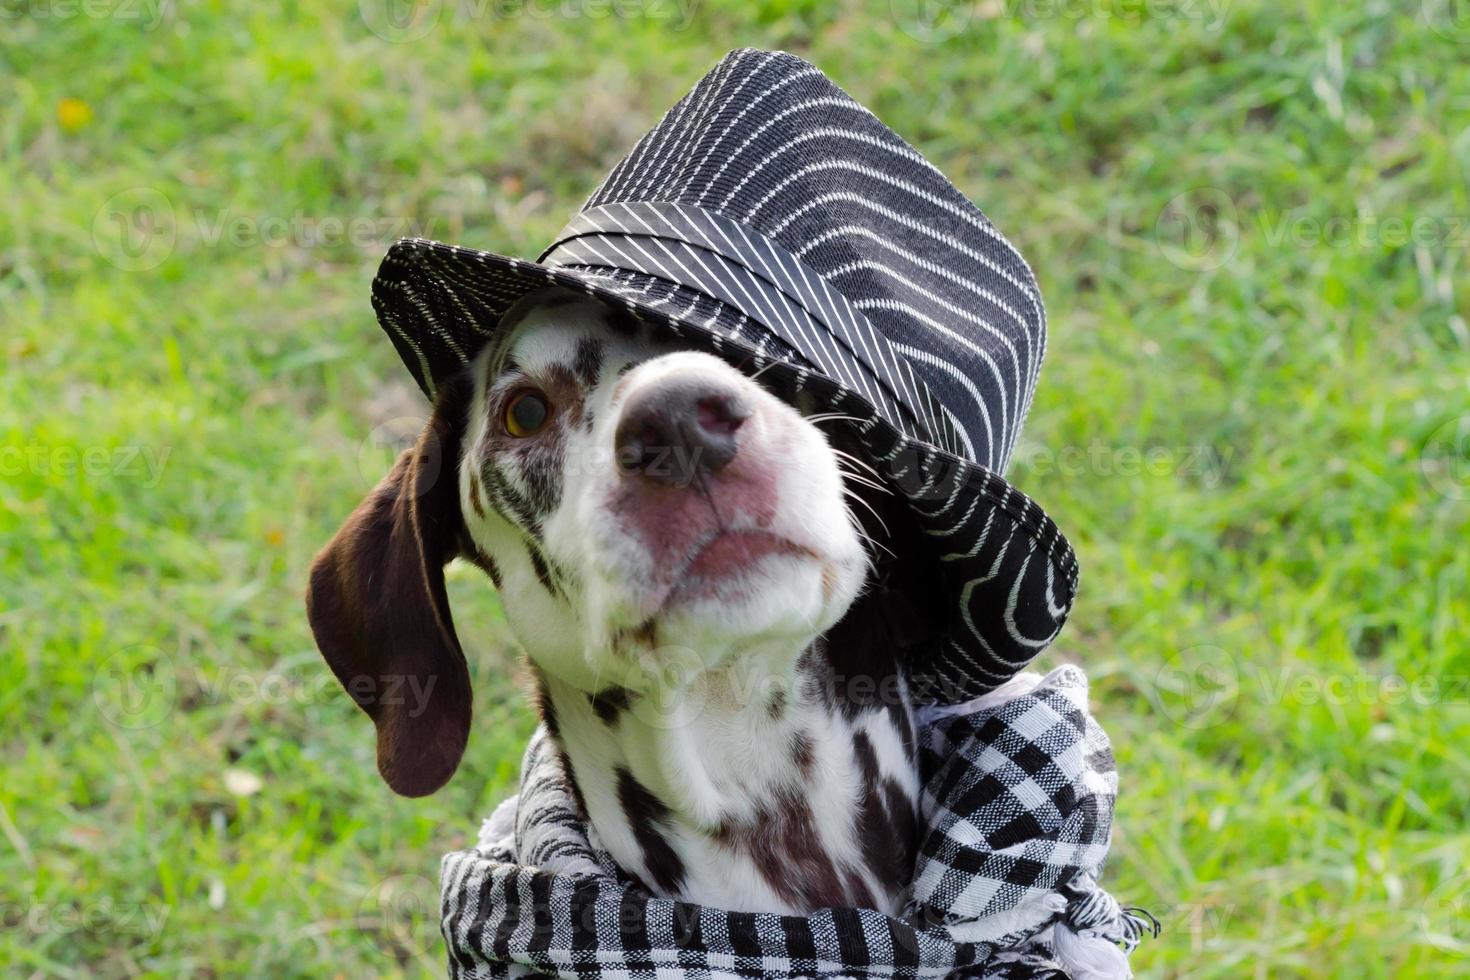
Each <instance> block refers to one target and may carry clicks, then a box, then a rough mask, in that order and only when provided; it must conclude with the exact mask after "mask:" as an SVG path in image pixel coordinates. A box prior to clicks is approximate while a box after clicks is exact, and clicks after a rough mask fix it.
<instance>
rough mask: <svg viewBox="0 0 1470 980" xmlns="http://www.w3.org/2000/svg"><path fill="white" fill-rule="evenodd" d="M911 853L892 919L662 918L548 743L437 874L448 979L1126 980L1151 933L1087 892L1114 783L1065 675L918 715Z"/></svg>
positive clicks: (1078, 688)
mask: <svg viewBox="0 0 1470 980" xmlns="http://www.w3.org/2000/svg"><path fill="white" fill-rule="evenodd" d="M920 722H921V726H922V728H921V737H920V745H921V752H920V765H921V767H922V770H923V779H924V790H923V794H922V800H921V814H920V819H921V824H922V826H923V828H924V829H923V831H922V839H921V842H920V847H919V855H918V860H917V863H916V865H915V868H914V878H913V884H912V891H911V896H910V900H909V903H908V906H907V909H906V912H905V915H904V916H903V917H902V918H894V917H892V916H887V915H883V914H882V913H879V912H876V911H872V910H867V909H847V908H832V909H821V910H819V911H816V912H814V913H812V914H811V915H808V916H787V915H775V914H765V913H749V912H729V911H725V910H722V909H714V908H709V907H706V906H701V905H694V904H691V903H688V902H679V901H673V900H670V899H663V898H655V897H652V896H651V895H649V894H648V893H647V891H645V890H644V889H643V888H642V887H641V886H640V885H638V884H637V883H636V882H634V881H633V880H632V879H630V878H629V877H628V876H627V875H626V874H624V873H623V872H622V871H620V870H619V869H618V868H617V866H616V865H615V864H614V863H613V861H612V859H611V857H609V856H608V854H607V853H606V852H605V851H603V850H602V849H601V848H599V847H598V846H597V844H596V840H595V836H594V835H593V834H592V832H591V828H590V827H588V826H587V824H586V823H585V820H584V819H583V818H582V817H581V816H580V814H579V812H578V809H577V806H576V803H575V802H574V800H573V796H572V793H571V790H570V788H569V786H568V784H567V781H566V775H565V770H564V769H563V766H562V762H561V757H560V754H559V753H558V751H557V750H556V748H555V747H554V746H553V745H552V743H551V741H550V739H549V738H548V737H547V736H546V734H545V732H544V730H538V731H537V733H536V735H535V736H534V737H533V738H532V740H531V744H530V746H529V747H528V749H527V751H526V756H525V761H524V763H523V769H522V775H521V789H520V794H519V796H518V797H512V798H511V799H510V800H507V801H506V802H505V803H502V804H501V805H500V807H499V808H497V809H496V811H495V813H494V815H493V816H491V817H490V819H489V820H487V821H486V822H485V826H484V827H483V829H482V830H481V833H480V840H479V844H478V846H477V847H476V848H475V849H474V850H469V851H459V852H455V853H452V854H449V855H447V856H446V857H445V858H444V863H443V868H442V871H441V892H442V895H441V899H442V908H441V911H442V915H443V920H442V929H443V932H444V937H445V940H446V942H447V945H448V949H449V968H450V974H451V976H454V977H462V978H481V977H526V976H552V977H569V978H593V977H595V978H607V980H635V978H637V980H641V978H649V980H696V978H701V980H702V978H708V977H763V978H794V977H834V978H835V977H891V978H920V977H975V978H995V980H1000V978H1006V980H1009V978H1019V977H1048V978H1051V977H1072V978H1076V980H1103V978H1112V977H1129V976H1131V975H1132V974H1131V971H1130V970H1129V968H1128V961H1127V955H1126V954H1127V952H1128V951H1131V950H1132V949H1133V947H1134V946H1135V945H1136V944H1137V942H1138V941H1139V939H1140V937H1141V936H1142V934H1143V933H1144V932H1145V931H1148V930H1151V929H1154V930H1156V923H1154V922H1153V920H1152V919H1151V917H1149V916H1148V915H1147V913H1143V912H1141V911H1138V910H1134V909H1124V908H1120V907H1119V905H1118V903H1117V902H1116V901H1114V899H1113V898H1112V897H1111V896H1110V895H1109V894H1108V893H1107V892H1105V891H1104V890H1103V889H1102V888H1101V887H1099V885H1098V884H1097V878H1098V875H1099V874H1100V872H1101V870H1102V864H1103V859H1104V858H1105V857H1106V856H1107V851H1108V843H1109V838H1110V831H1111V827H1112V817H1113V800H1114V796H1115V795H1116V792H1117V782H1118V779H1117V770H1116V768H1115V766H1114V763H1113V755H1112V749H1111V747H1110V746H1109V743H1108V738H1107V736H1106V735H1105V734H1104V733H1103V730H1102V729H1101V728H1100V727H1099V726H1098V724H1097V722H1096V721H1094V720H1093V718H1092V716H1091V715H1090V714H1089V713H1088V710H1087V679H1086V677H1085V676H1084V675H1083V673H1082V671H1081V670H1079V669H1077V668H1076V667H1062V668H1059V669H1057V670H1055V671H1053V672H1052V673H1051V674H1049V675H1047V676H1046V677H1045V678H1042V677H1039V676H1038V675H1036V674H1022V675H1020V676H1018V677H1017V678H1015V679H1014V680H1013V681H1011V682H1010V683H1009V684H1007V685H1005V686H1004V687H1002V688H1000V689H998V690H996V691H994V692H992V693H990V694H988V695H985V696H984V697H982V698H979V699H976V700H974V701H970V702H967V703H965V704H961V705H953V706H947V707H933V708H926V709H923V711H922V713H921V715H920Z"/></svg>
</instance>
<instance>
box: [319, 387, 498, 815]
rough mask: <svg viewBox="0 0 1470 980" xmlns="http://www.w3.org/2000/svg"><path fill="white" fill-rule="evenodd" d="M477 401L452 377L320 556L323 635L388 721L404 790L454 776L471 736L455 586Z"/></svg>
mask: <svg viewBox="0 0 1470 980" xmlns="http://www.w3.org/2000/svg"><path fill="white" fill-rule="evenodd" d="M466 410H467V395H466V391H465V386H464V385H463V384H455V385H450V386H446V387H445V389H444V390H443V391H442V392H441V394H440V397H439V399H438V400H437V402H436V403H435V406H434V414H433V417H432V418H431V419H430V420H429V424H428V425H427V426H425V428H424V431H423V433H422V434H421V435H420V436H419V440H418V444H417V445H415V446H414V447H413V448H412V449H409V450H406V451H405V452H404V453H403V455H401V456H399V457H398V461H397V462H396V463H395V464H394V465H393V469H392V470H391V471H390V472H389V473H388V475H387V476H386V477H384V478H383V481H382V482H381V483H379V484H378V486H377V487H376V488H374V490H373V492H372V493H371V494H369V495H368V497H367V498H366V499H365V500H363V502H362V503H361V504H359V505H358V507H357V509H356V510H355V511H353V512H352V516H351V517H349V518H347V522H346V523H345V524H343V525H342V528H341V530H339V531H338V532H337V534H336V535H335V536H334V537H333V538H332V540H331V541H330V542H329V543H328V544H327V546H326V547H325V548H323V549H322V550H321V553H320V554H318V555H317V556H316V560H315V561H314V562H313V563H312V566H311V583H310V585H309V586H308V588H307V595H306V613H307V617H308V618H309V619H310V620H311V631H312V633H313V634H314V635H315V636H316V644H317V646H318V647H319V648H321V651H322V656H323V657H325V658H326V660H327V663H328V665H330V666H331V668H332V672H333V673H335V674H336V675H337V680H339V681H341V682H342V686H343V687H345V688H346V689H347V693H348V694H350V695H351V696H352V699H353V700H354V701H356V702H357V704H358V706H359V707H361V708H362V710H364V711H366V712H367V713H368V716H369V717H370V718H372V720H373V724H374V725H376V726H377V729H378V771H379V772H380V773H381V774H382V776H383V779H384V780H385V781H386V782H387V783H388V785H389V786H391V787H392V788H393V790H394V791H395V792H397V793H401V794H402V795H404V796H426V795H428V794H429V793H432V792H434V791H435V790H436V789H438V788H439V787H440V786H443V785H444V783H445V782H447V781H448V780H449V777H450V776H452V775H454V770H455V769H456V768H457V767H458V766H459V759H460V756H461V755H463V754H464V747H465V742H466V740H467V739H468V738H469V731H470V707H471V698H470V677H469V670H468V669H467V668H466V666H465V659H464V653H463V651H461V649H460V646H459V638H458V637H457V636H456V635H455V632H454V621H453V619H452V618H451V616H450V612H449V598H448V596H447V594H446V593H445V591H444V566H445V565H446V564H448V562H449V561H450V560H451V559H453V558H454V557H455V555H456V554H457V553H458V551H459V541H460V534H461V528H462V525H463V518H462V517H461V514H460V507H459V493H458V482H459V481H458V473H457V468H458V461H459V452H460V443H461V441H462V439H463V430H464V425H465V412H466Z"/></svg>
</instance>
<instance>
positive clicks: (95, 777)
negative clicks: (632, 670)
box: [0, 0, 1470, 977]
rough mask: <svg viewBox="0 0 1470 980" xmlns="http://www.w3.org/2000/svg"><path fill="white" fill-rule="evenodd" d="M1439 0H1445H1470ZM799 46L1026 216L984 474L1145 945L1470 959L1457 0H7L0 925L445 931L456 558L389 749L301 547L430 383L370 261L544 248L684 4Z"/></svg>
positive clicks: (199, 938)
mask: <svg viewBox="0 0 1470 980" xmlns="http://www.w3.org/2000/svg"><path fill="white" fill-rule="evenodd" d="M1457 13H1458V14H1460V15H1461V16H1458V17H1457ZM736 45H755V46H763V47H782V48H786V49H788V50H792V51H795V52H797V53H799V54H802V55H803V56H805V57H808V58H810V59H812V60H814V61H815V62H816V63H817V64H819V65H821V66H822V67H823V68H824V69H825V70H826V71H827V72H828V73H829V74H831V75H832V76H833V77H834V78H835V79H836V80H837V81H838V82H839V83H840V84H842V85H843V86H844V87H846V88H847V89H848V90H849V91H851V92H852V93H853V94H854V95H856V96H857V97H858V98H859V99H860V100H862V101H864V102H865V103H867V104H868V105H869V106H871V107H872V108H873V109H874V110H875V111H876V112H877V113H878V115H879V116H880V117H881V118H883V119H884V120H885V121H887V122H888V123H889V124H890V125H892V126H893V127H894V128H896V129H897V130H898V131H899V132H900V133H901V134H903V135H904V136H905V137H906V138H908V139H909V140H910V141H912V142H913V143H915V144H916V145H918V146H919V147H920V148H921V149H923V151H924V152H925V153H926V154H927V155H929V156H930V157H931V158H932V159H933V160H934V161H935V162H937V163H938V164H939V165H940V167H941V168H942V169H943V170H944V171H945V172H946V173H947V174H949V175H950V176H951V177H952V178H953V179H954V180H955V181H956V182H957V183H958V184H959V185H960V187H961V188H963V189H964V190H965V191H966V192H967V193H968V194H969V195H970V196H971V197H972V198H973V199H974V200H976V201H977V202H978V203H979V204H980V205H981V206H982V207H983V208H984V209H985V210H986V211H987V212H988V213H989V214H990V215H991V217H992V218H993V219H994V220H995V222H996V223H997V224H998V225H999V226H1000V227H1001V228H1002V229H1004V230H1005V231H1006V233H1007V234H1008V235H1010V236H1011V237H1012V238H1013V239H1015V240H1016V242H1017V244H1018V245H1019V246H1020V248H1021V250H1022V251H1023V253H1024V254H1026V255H1027V257H1028V258H1029V259H1030V261H1031V263H1032V265H1033V266H1034V267H1035V269H1036V270H1037V273H1038V275H1039V277H1040V279H1041V283H1042V287H1043V290H1044V293H1045V296H1046V298H1047V300H1048V305H1049V309H1050V322H1051V347H1050V356H1049V359H1048V362H1047V367H1046V370H1045V371H1044V372H1043V377H1042V384H1041V388H1040V390H1039V392H1038V396H1037V399H1036V403H1035V408H1034V410H1033V411H1032V413H1031V419H1030V424H1029V426H1028V429H1027V434H1026V436H1027V438H1026V443H1025V445H1024V446H1023V448H1022V450H1021V451H1020V453H1019V455H1018V461H1017V463H1016V465H1015V466H1014V467H1013V469H1012V472H1011V475H1012V476H1013V478H1014V479H1015V480H1016V481H1017V482H1018V483H1019V484H1020V486H1021V487H1022V488H1024V489H1026V490H1027V491H1029V492H1030V493H1032V494H1033V495H1034V496H1036V497H1037V498H1038V499H1039V500H1041V501H1042V502H1043V503H1044V504H1045V505H1046V506H1047V507H1048V508H1049V509H1050V511H1051V512H1052V514H1053V515H1054V516H1055V517H1056V518H1057V520H1058V521H1059V523H1060V524H1061V525H1062V527H1064V528H1065V529H1067V531H1068V533H1069V534H1070V535H1071V537H1072V540H1073V541H1074V543H1075V544H1076V545H1077V546H1078V549H1079V551H1080V554H1081V559H1082V563H1083V581H1082V591H1081V595H1080V599H1079V603H1078V606H1077V611H1076V613H1075V614H1074V616H1073V618H1072V621H1071V623H1070V624H1069V626H1068V627H1067V629H1066V630H1065V631H1064V632H1063V634H1062V636H1061V638H1060V639H1059V641H1058V642H1057V644H1056V645H1055V647H1054V648H1053V649H1052V651H1051V652H1050V653H1049V654H1048V658H1047V659H1048V661H1050V662H1056V661H1059V660H1064V659H1065V660H1071V661H1076V662H1078V663H1081V664H1083V665H1084V666H1085V667H1086V669H1087V670H1088V671H1089V673H1090V674H1091V676H1092V678H1093V681H1094V696H1095V699H1096V701H1097V707H1098V710H1099V711H1100V714H1101V717H1102V720H1103V722H1104V724H1105V725H1106V726H1107V727H1108V730H1109V732H1110V733H1111V735H1112V737H1113V739H1114V743H1115V747H1116V750H1117V754H1118V757H1119V760H1120V769H1121V777H1122V788H1121V797H1120V803H1119V815H1118V829H1117V833H1116V843H1115V847H1114V857H1113V859H1112V861H1111V865H1110V868H1109V873H1108V884H1109V886H1110V887H1111V889H1112V890H1113V891H1114V893H1115V894H1117V895H1119V896H1120V897H1122V898H1123V899H1124V900H1125V901H1127V902H1132V903H1136V904H1140V905H1143V906H1146V907H1148V908H1150V909H1152V910H1153V911H1154V912H1155V913H1156V914H1157V915H1158V916H1159V918H1160V919H1161V920H1162V921H1163V924H1164V926H1165V932H1164V934H1163V936H1162V937H1160V938H1159V939H1158V940H1156V941H1151V942H1148V943H1146V944H1145V945H1144V946H1143V947H1142V948H1140V949H1139V951H1138V952H1137V953H1136V955H1135V957H1134V963H1135V966H1136V968H1137V969H1138V970H1139V971H1140V973H1141V974H1143V975H1146V976H1159V977H1162V976H1189V977H1243V976H1256V977H1268V976H1271V977H1274V976H1320V977H1328V976H1355V977H1378V976H1453V975H1459V976H1465V975H1470V958H1467V956H1470V877H1467V861H1470V832H1467V817H1470V793H1467V790H1466V786H1467V785H1470V759H1467V748H1466V747H1467V745H1470V639H1467V632H1470V627H1467V623H1470V549H1467V548H1466V539H1467V532H1470V458H1467V447H1470V356H1467V355H1470V329H1467V326H1466V317H1467V314H1470V278H1467V274H1466V269H1467V262H1466V257H1465V256H1466V249H1467V246H1470V200H1467V197H1470V193H1467V192H1470V182H1467V173H1470V19H1466V18H1465V17H1464V16H1463V11H1462V10H1460V9H1459V8H1457V7H1456V6H1455V5H1454V4H1453V3H1451V2H1450V0H1424V2H1423V3H1422V4H1421V3H1419V2H1402V3H1390V2H1385V0H1368V2H1366V3H1362V4H1338V3H1332V2H1326V0H1305V2H1302V3H1299V4H1295V5H1289V4H1282V3H1268V2H1255V0H1173V2H1166V0H1151V2H1150V3H1148V4H1142V3H1131V2H1128V0H1076V2H1070V0H1068V2H1063V0H1055V2H1052V0H974V2H968V3H940V2H927V3H926V2H921V0H892V2H891V3H890V2H888V0H880V2H878V3H875V4H863V3H857V2H818V0H790V2H774V0H771V2H749V0H746V2H739V0H682V3H679V2H675V0H619V2H618V3H616V4H614V3H612V2H611V0H557V2H556V3H555V4H553V3H551V2H549V0H539V2H538V0H525V2H522V0H420V2H419V3H418V4H417V5H416V6H409V5H399V2H398V0H391V5H389V0H362V2H361V3H359V4H357V5H355V6H354V5H352V4H341V5H332V4H325V3H309V2H304V0H303V2H286V3H281V4H263V5H253V4H248V3H245V2H241V0H213V2H209V0H201V2H198V3H189V4H172V3H163V4H160V3H159V2H157V0H90V2H88V3H85V4H84V3H82V2H80V0H77V2H71V0H17V2H15V3H10V4H6V5H5V6H4V7H3V10H0V188H3V193H0V323H3V330H0V344H3V348H0V356H3V358H4V361H3V364H4V374H3V381H0V385H3V396H0V543H3V549H0V561H3V566H0V964H4V965H6V967H7V970H8V972H13V973H15V974H16V975H33V976H49V975H57V976H82V975H88V974H94V973H95V974H99V975H108V976H124V975H145V976H159V977H171V976H224V975H237V974H246V975H255V976H268V977H284V976H298V975H299V976H363V975H377V974H396V973H402V974H407V975H428V974H433V973H436V972H441V971H442V968H443V950H442V943H441V942H440V940H439V938H438V935H437V930H436V925H435V902H436V892H435V877H436V874H437V862H438V857H439V855H440V854H441V853H442V852H444V851H445V850H447V849H450V848H456V847H460V846H463V845H464V844H465V843H466V842H467V841H469V840H471V839H472V838H473V834H474V832H475V830H476V828H477V826H478V822H479V820H480V819H481V818H482V817H483V816H485V815H486V814H488V812H489V811H490V809H491V807H492V806H493V804H494V803H495V802H496V801H497V800H499V799H500V798H501V797H502V796H504V795H505V794H506V793H507V792H509V791H510V790H511V788H512V786H513V784H514V779H515V771H516V765H517V762H518V755H519V749H520V745H521V744H522V741H523V739H524V738H525V736H526V735H527V733H528V732H529V730H530V727H531V712H530V710H529V708H528V707H527V706H526V705H525V703H524V701H523V695H522V692H521V690H520V688H519V686H518V683H519V682H518V680H517V666H516V656H517V655H516V653H515V650H514V648H513V647H512V645H511V643H510V640H509V639H508V637H507V636H506V634H505V632H504V630H503V627H502V621H501V618H500V615H499V611H498V608H497V606H496V603H495V599H494V596H493V595H492V594H491V593H490V590H489V589H488V584H486V583H483V580H482V578H481V577H480V576H478V575H470V574H460V575H457V576H455V577H454V579H453V582H452V588H453V590H454V599H455V603H456V618H457V620H458V622H459V626H460V635H461V637H462V638H464V640H465V645H466V647H467V650H468V651H469V653H470V656H471V659H472V669H473V671H474V674H475V677H476V681H477V685H478V686H477V691H476V712H477V719H476V722H477V723H476V730H475V733H474V736H473V739H472V742H471V748H470V751H469V754H468V756H467V757H466V761H465V765H464V766H463V768H462V769H461V770H460V773H459V775H458V777H457V778H456V779H455V780H454V782H453V784H452V785H451V786H450V787H449V788H447V789H446V790H444V791H443V792H441V793H440V794H439V795H438V796H436V797H434V798H432V799H428V800H421V801H408V800H402V799H397V798H395V797H393V796H392V795H391V794H390V793H389V792H388V791H387V790H386V789H385V787H384V786H383V785H382V784H381V783H380V782H379V781H378V778H377V776H376V773H375V771H374V766H373V757H372V738H371V727H370V725H369V723H368V721H367V720H366V718H364V717H363V716H362V715H361V714H360V713H359V712H357V710H356V709H355V708H354V707H352V706H351V704H350V703H349V702H348V701H347V699H346V698H345V697H344V696H342V695H341V694H340V693H339V692H338V691H337V689H336V687H335V685H334V684H333V683H332V682H331V681H330V679H329V677H328V675H327V672H326V670H325V668H324V667H323V666H322V665H321V663H320V661H319V659H318V656H317V654H316V652H315V649H314V647H313V644H312V642H311V638H310V635H309V633H308V631H307V627H306V623H305V620H304V615H303V611H302V606H301V601H300V596H301V591H302V586H303V579H304V572H305V569H306V566H307V563H308V561H309V560H310V557H311V555H312V553H313V552H314V550H315V549H316V548H317V547H319V546H320V545H321V544H322V543H323V542H324V541H325V540H326V538H327V537H328V536H329V534H330V533H331V532H332V531H333V530H334V529H335V527H336V525H337V524H338V522H339V521H340V520H341V519H342V518H343V517H344V516H345V515H346V514H347V512H348V511H349V510H350V509H351V507H352V506H354V504H355V503H356V502H357V500H358V499H359V497H360V496H361V495H362V494H363V493H364V492H366V490H367V489H368V488H369V487H370V486H371V485H372V484H373V483H374V482H375V481H376V480H377V478H378V477H379V475H381V473H382V472H383V470H384V469H386V466H387V461H388V459H389V458H390V456H391V448H389V445H388V444H391V443H392V440H393V439H394V438H396V437H397V436H398V435H400V434H401V433H402V432H403V431H405V430H407V431H413V430H415V429H416V427H417V420H418V419H420V418H421V417H422V411H423V410H422V408H421V406H420V405H419V404H418V401H417V393H416V392H415V391H414V390H412V389H411V388H410V386H409V384H408V383H407V376H406V374H405V373H404V372H403V371H402V369H401V367H400V366H399V364H398V363H397V360H396V357H395V356H394V354H393V352H392V350H391V348H390V346H389V344H388V343H386V342H385V340H384V339H383V338H382V337H381V336H380V335H379V330H378V328H377V326H376V325H375V323H374V320H373V317H372V313H371V311H370V309H369V306H368V302H367V295H368V283H369V281H370V279H371V276H372V272H373V269H374V268H375V266H376V264H377V261H378V259H379V257H380V256H381V254H382V252H383V250H384V249H385V248H386V246H387V245H388V244H389V243H390V242H391V241H392V240H393V239H394V238H396V237H398V236H399V235H403V234H423V235H430V236H433V237H437V238H442V239H447V240H450V241H456V242H460V243H463V244H468V245H475V246H480V247H486V248H494V249H497V250H502V251H509V252H512V253H518V254H526V255H534V254H535V253H536V252H537V251H538V250H539V248H540V247H541V245H542V244H544V242H545V241H547V240H548V238H549V236H550V235H551V234H553V233H554V232H555V231H556V230H557V229H558V228H559V227H560V226H561V224H562V222H563V221H564V220H565V218H566V217H567V216H568V215H569V214H570V213H571V211H572V210H573V209H574V208H575V207H576V206H577V205H578V204H580V202H581V200H582V199H583V197H584V196H585V195H586V193H588V192H589V191H590V190H591V188H592V187H593V186H594V185H595V184H596V183H597V181H598V180H599V179H600V177H601V176H602V174H603V173H604V172H605V171H606V169H607V168H608V167H609V166H610V165H611V164H612V163H613V162H615V160H616V159H617V158H618V157H619V156H620V155H621V154H622V152H623V151H624V150H625V149H626V148H627V147H628V146H630V145H631V143H632V141H633V140H634V139H635V138H636V137H637V136H638V135H639V134H641V133H642V132H643V131H644V130H645V129H646V128H647V127H648V126H650V125H651V124H652V123H653V122H654V121H655V119H656V118H657V116H658V115H659V114H660V113H661V112H662V111H663V110H664V109H665V108H667V107H668V106H669V105H671V104H672V103H673V102H674V101H675V100H676V99H677V98H678V97H679V96H680V95H681V94H682V93H683V92H684V91H686V90H687V89H688V87H689V86H690V85H692V84H693V82H694V81H695V80H696V79H697V78H698V77H699V76H700V75H701V74H702V73H703V72H704V71H705V70H706V69H707V68H709V67H710V66H711V65H713V64H714V62H715V61H716V60H717V59H718V58H719V57H720V55H721V54H723V52H724V51H725V50H726V49H728V48H730V47H732V46H736Z"/></svg>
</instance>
